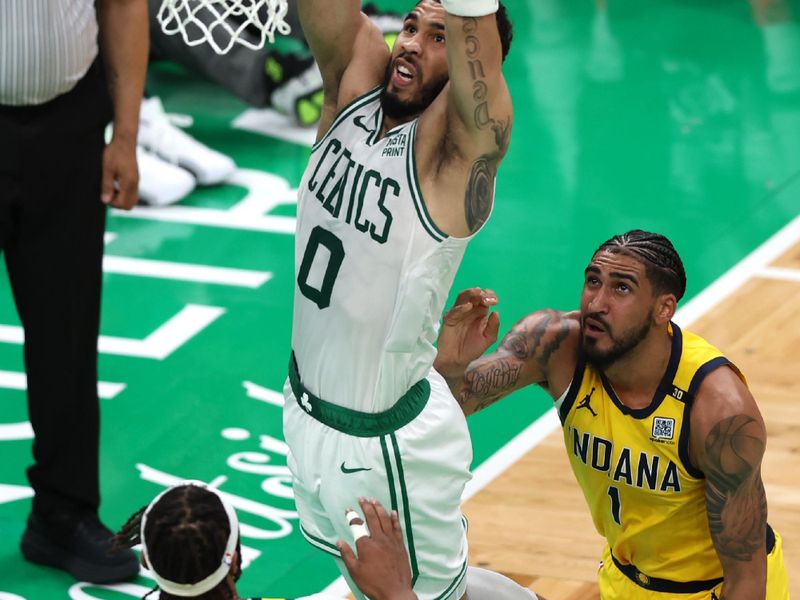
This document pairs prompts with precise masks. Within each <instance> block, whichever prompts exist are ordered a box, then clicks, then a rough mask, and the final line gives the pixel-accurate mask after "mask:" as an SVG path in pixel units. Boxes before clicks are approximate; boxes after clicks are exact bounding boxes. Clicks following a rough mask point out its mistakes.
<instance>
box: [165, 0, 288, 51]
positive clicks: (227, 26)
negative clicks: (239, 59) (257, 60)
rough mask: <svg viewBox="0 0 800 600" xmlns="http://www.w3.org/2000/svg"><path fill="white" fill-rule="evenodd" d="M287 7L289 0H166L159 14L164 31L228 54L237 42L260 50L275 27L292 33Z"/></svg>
mask: <svg viewBox="0 0 800 600" xmlns="http://www.w3.org/2000/svg"><path fill="white" fill-rule="evenodd" d="M288 10H289V5H288V2H287V0H163V2H162V4H161V8H160V9H159V10H158V15H157V16H158V22H159V23H160V24H161V29H162V31H163V32H164V33H165V34H167V35H175V34H176V33H180V34H181V37H182V38H183V41H184V42H185V43H186V44H188V45H189V46H197V45H198V44H203V43H207V44H209V45H210V46H211V47H212V48H213V49H214V51H215V52H216V53H217V54H226V53H227V52H228V51H229V50H230V49H231V48H233V45H234V44H242V45H243V46H247V47H248V48H252V49H253V50H258V49H260V48H263V47H264V44H265V43H266V41H267V40H269V42H270V43H273V42H274V41H275V32H276V31H277V32H278V33H281V34H283V35H287V34H288V33H290V32H291V28H290V27H289V25H288V24H287V23H286V21H285V17H286V13H287V11H288Z"/></svg>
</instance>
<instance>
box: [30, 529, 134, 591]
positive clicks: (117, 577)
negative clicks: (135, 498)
mask: <svg viewBox="0 0 800 600" xmlns="http://www.w3.org/2000/svg"><path fill="white" fill-rule="evenodd" d="M73 524H74V526H73V527H71V530H72V531H71V532H69V533H66V531H65V528H64V526H63V523H53V524H52V526H51V525H49V524H48V521H46V520H45V519H43V518H42V517H40V516H38V515H36V514H34V513H31V515H30V516H29V517H28V526H27V527H26V529H25V533H23V534H22V542H21V543H20V549H21V550H22V555H23V556H24V557H25V558H26V559H27V560H29V561H30V562H34V563H38V564H40V565H47V566H49V567H55V568H57V569H61V570H62V571H66V572H67V573H70V574H71V575H72V576H73V577H75V579H78V580H79V581H87V582H90V583H114V582H117V581H127V580H129V579H132V578H133V577H134V576H135V575H136V574H137V573H138V572H139V561H138V560H137V558H136V554H134V552H133V551H132V550H128V549H124V550H120V551H119V552H112V550H111V539H112V537H113V534H112V533H111V531H109V530H108V529H107V528H106V527H105V526H104V525H103V524H102V523H101V522H100V520H99V519H98V518H97V515H95V514H94V513H85V514H82V515H78V516H76V517H74V518H73ZM59 534H60V535H59Z"/></svg>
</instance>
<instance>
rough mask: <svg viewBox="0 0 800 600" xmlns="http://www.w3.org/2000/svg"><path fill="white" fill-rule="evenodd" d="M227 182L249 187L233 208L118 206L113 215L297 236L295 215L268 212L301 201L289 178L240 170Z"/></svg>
mask: <svg viewBox="0 0 800 600" xmlns="http://www.w3.org/2000/svg"><path fill="white" fill-rule="evenodd" d="M226 183H229V184H232V185H239V186H242V187H244V188H245V189H246V190H247V195H246V196H245V197H244V198H243V199H242V200H240V201H239V202H237V203H236V204H235V205H234V206H232V207H231V208H229V209H224V210H223V209H218V208H199V207H194V206H181V205H173V206H161V207H151V206H137V207H136V208H135V209H134V210H131V211H125V210H116V209H115V210H114V211H113V214H114V215H115V216H118V217H125V218H129V219H148V220H152V221H165V222H172V223H184V224H189V225H205V226H208V227H225V228H228V229H239V230H248V231H266V232H269V233H285V234H288V235H294V233H295V226H296V219H295V218H294V217H283V216H277V215H267V214H264V213H267V212H269V211H270V210H272V209H273V208H275V207H276V206H278V205H281V204H296V203H297V190H295V189H292V188H291V187H290V186H289V183H288V181H287V180H286V179H284V178H283V177H279V176H278V175H274V174H272V173H266V172H264V171H257V170H254V169H237V170H236V171H235V172H234V173H233V175H231V176H230V177H229V178H228V180H227V182H226Z"/></svg>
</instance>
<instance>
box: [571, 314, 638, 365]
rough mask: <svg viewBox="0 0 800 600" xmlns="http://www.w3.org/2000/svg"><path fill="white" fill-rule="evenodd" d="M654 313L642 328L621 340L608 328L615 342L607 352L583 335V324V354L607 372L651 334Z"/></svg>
mask: <svg viewBox="0 0 800 600" xmlns="http://www.w3.org/2000/svg"><path fill="white" fill-rule="evenodd" d="M652 318H653V313H652V312H651V313H650V314H649V315H647V319H646V320H645V321H644V323H642V325H641V327H639V328H638V329H635V330H634V331H631V332H630V333H628V334H627V335H625V336H623V337H621V338H615V337H613V336H612V335H611V334H610V332H609V329H608V328H606V333H608V335H609V337H610V338H611V341H612V342H614V344H613V346H611V348H609V349H608V350H605V351H600V350H598V349H597V347H596V345H595V340H593V339H591V338H587V337H586V336H584V335H583V331H582V330H583V323H582V322H581V345H582V346H583V352H584V354H585V355H586V360H587V361H589V362H590V363H591V364H593V365H594V366H596V367H597V368H598V369H600V370H601V371H605V370H607V369H608V368H609V367H610V366H611V365H613V364H614V363H615V362H617V361H618V360H619V359H621V358H622V357H624V356H625V355H626V354H628V353H629V352H630V351H631V350H633V349H634V348H636V346H638V345H639V344H640V343H641V342H642V340H644V338H646V337H647V334H648V333H649V332H650V323H651V322H652Z"/></svg>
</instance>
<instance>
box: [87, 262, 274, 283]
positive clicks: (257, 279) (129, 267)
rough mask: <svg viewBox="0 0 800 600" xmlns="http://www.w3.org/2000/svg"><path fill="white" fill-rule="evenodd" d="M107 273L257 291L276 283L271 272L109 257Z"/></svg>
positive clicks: (104, 268) (105, 266) (105, 269)
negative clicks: (270, 282)
mask: <svg viewBox="0 0 800 600" xmlns="http://www.w3.org/2000/svg"><path fill="white" fill-rule="evenodd" d="M103 271H105V272H106V273H115V274H119V275H134V276H138V277H153V278H157V279H171V280H174V281H191V282H194V283H212V284H217V285H231V286H239V287H247V288H253V289H255V288H258V287H261V286H262V285H264V284H265V283H266V282H267V281H269V280H270V279H272V273H270V272H269V271H250V270H246V269H231V268H227V267H210V266H206V265H193V264H189V263H176V262H168V261H164V260H149V259H145V258H128V257H124V256H109V255H106V256H105V257H104V258H103Z"/></svg>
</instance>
